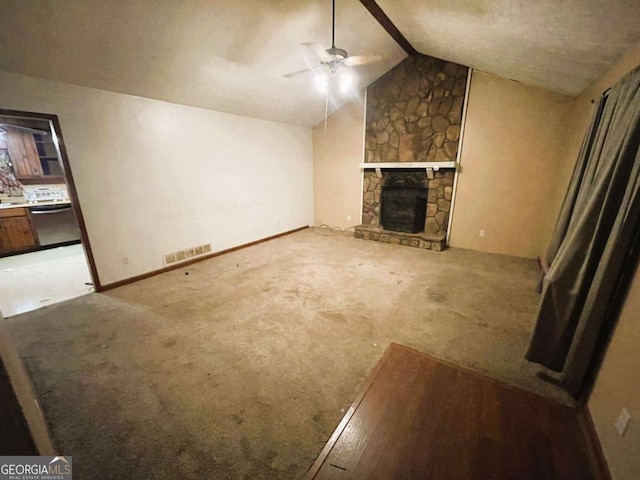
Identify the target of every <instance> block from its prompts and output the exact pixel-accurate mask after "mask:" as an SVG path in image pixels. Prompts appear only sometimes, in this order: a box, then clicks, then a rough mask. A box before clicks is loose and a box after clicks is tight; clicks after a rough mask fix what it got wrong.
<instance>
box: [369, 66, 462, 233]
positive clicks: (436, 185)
mask: <svg viewBox="0 0 640 480" xmlns="http://www.w3.org/2000/svg"><path fill="white" fill-rule="evenodd" d="M467 74H468V68H467V67H464V66H462V65H458V64H456V63H451V62H446V61H444V60H439V59H437V58H433V57H428V56H425V55H414V56H411V57H408V58H406V59H405V60H404V61H402V62H401V63H399V64H398V65H396V66H395V67H394V68H393V69H392V70H390V71H389V72H387V73H386V74H385V75H383V76H382V77H380V78H379V79H378V80H376V81H375V82H374V83H373V84H371V85H370V86H369V87H368V89H367V117H366V130H365V163H382V162H399V163H402V162H434V161H435V162H446V161H453V160H455V159H456V157H457V154H458V141H459V138H460V127H461V123H462V109H463V104H464V94H465V91H466V86H467ZM453 179H454V170H453V169H440V171H438V172H434V178H433V179H431V180H428V179H427V177H426V172H425V170H415V169H413V170H410V169H398V170H396V169H387V170H384V173H383V177H382V178H378V176H377V174H376V172H375V171H374V170H373V169H371V170H368V169H365V173H364V187H363V207H362V208H363V211H362V224H363V227H379V226H380V196H381V193H382V185H383V183H385V182H387V183H386V184H389V185H391V184H395V185H399V184H402V182H405V183H406V184H407V186H411V185H410V184H413V185H414V186H423V187H428V200H427V218H426V221H425V233H426V234H427V235H439V236H442V237H443V238H444V236H445V235H446V232H447V227H448V224H449V210H450V207H451V195H452V190H453Z"/></svg>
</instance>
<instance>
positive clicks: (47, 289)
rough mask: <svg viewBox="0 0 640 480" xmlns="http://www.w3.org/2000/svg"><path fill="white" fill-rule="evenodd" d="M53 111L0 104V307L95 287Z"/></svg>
mask: <svg viewBox="0 0 640 480" xmlns="http://www.w3.org/2000/svg"><path fill="white" fill-rule="evenodd" d="M99 288H100V284H99V281H98V276H97V273H96V269H95V262H94V260H93V254H92V251H91V246H90V244H89V240H88V236H87V232H86V227H85V223H84V218H83V216H82V210H81V207H80V202H79V199H78V195H77V191H76V188H75V183H74V181H73V174H72V172H71V166H70V164H69V159H68V157H67V152H66V148H65V144H64V139H63V136H62V131H61V128H60V123H59V121H58V117H57V116H56V115H50V114H43V113H32V112H21V111H14V110H2V109H0V290H2V292H3V295H2V299H0V312H1V313H2V316H3V317H5V318H6V317H10V316H14V315H17V314H20V313H25V312H27V311H31V310H35V309H37V308H40V307H43V306H45V305H50V304H52V303H57V302H60V301H63V300H67V299H70V298H75V297H78V296H81V295H84V294H86V293H90V292H92V291H94V289H99Z"/></svg>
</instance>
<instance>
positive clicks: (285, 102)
mask: <svg viewBox="0 0 640 480" xmlns="http://www.w3.org/2000/svg"><path fill="white" fill-rule="evenodd" d="M378 4H379V5H380V7H381V8H382V10H384V11H385V12H386V14H387V15H388V16H389V18H390V19H391V20H392V21H393V23H394V24H395V25H396V26H397V27H398V29H399V30H400V32H402V33H403V34H404V36H405V37H406V38H407V39H408V40H409V42H411V44H412V45H413V46H414V47H415V48H416V49H417V50H418V51H419V52H420V53H424V54H428V55H432V56H436V57H439V58H443V59H446V60H451V61H454V62H458V63H461V64H464V65H469V66H471V67H474V68H477V69H480V70H483V71H486V72H490V73H493V74H496V75H500V76H502V77H505V78H510V79H514V80H517V81H520V82H522V83H525V84H529V85H535V86H540V87H544V88H548V89H550V90H554V91H557V92H561V93H566V94H569V95H576V94H578V93H580V92H581V91H582V90H583V89H584V88H586V87H587V86H588V85H589V84H590V83H591V82H592V81H593V80H595V79H596V78H597V77H598V76H599V75H600V74H601V73H602V72H604V71H606V70H607V69H608V68H609V67H610V66H611V65H612V64H613V63H614V62H615V61H616V60H617V59H618V58H619V57H620V56H621V55H622V54H623V53H624V52H625V51H626V50H627V49H628V48H630V47H631V46H632V45H634V44H635V43H637V42H638V41H640V27H639V25H640V8H639V6H638V0H609V1H604V0H535V1H534V0H430V1H423V2H415V1H410V0H378ZM336 8H337V13H336V45H337V46H338V47H341V48H344V49H346V50H347V51H348V52H349V54H350V55H359V54H375V55H378V56H379V58H380V60H379V61H378V62H376V63H374V64H372V65H367V66H362V67H357V72H358V78H359V86H360V87H364V86H366V85H368V84H369V83H371V82H372V81H374V80H375V79H376V78H378V77H379V76H381V75H382V74H383V73H384V72H386V71H387V70H389V69H390V68H392V67H393V66H394V65H395V64H397V63H398V62H400V61H401V60H402V59H403V58H404V57H405V56H406V53H405V52H404V51H403V50H402V48H400V47H399V46H398V44H397V43H396V42H395V41H394V40H393V39H392V38H391V37H390V36H389V35H388V34H387V33H386V32H385V30H384V29H383V28H382V27H381V26H380V25H379V24H378V22H377V21H376V20H375V19H374V18H373V17H372V16H371V15H370V14H369V12H368V11H367V10H366V9H365V8H364V7H363V6H362V4H361V3H360V2H359V1H358V0H337V1H336ZM303 42H317V43H320V44H322V45H323V46H325V47H326V48H328V47H329V46H330V43H331V1H330V0H274V1H268V2H267V1H261V0H215V1H212V0H181V1H176V0H40V1H37V2H36V1H24V0H3V1H2V2H0V70H4V71H8V72H15V73H21V74H25V75H31V76H36V77H43V78H48V79H53V80H57V81H61V82H67V83H72V84H77V85H84V86H89V87H94V88H99V89H104V90H110V91H115V92H121V93H127V94H132V95H139V96H143V97H149V98H155V99H160V100H166V101H170V102H174V103H180V104H185V105H192V106H198V107H204V108H209V109H213V110H219V111H224V112H229V113H235V114H239V115H247V116H252V117H257V118H263V119H268V120H274V121H282V122H287V123H293V124H299V125H305V126H312V125H315V124H317V123H319V122H320V121H322V119H323V118H324V115H325V108H327V105H326V103H325V98H324V96H323V95H322V94H320V93H318V92H317V91H316V89H315V87H314V86H313V82H312V77H311V76H310V75H298V76H294V77H291V78H285V77H284V76H283V75H284V74H286V73H289V72H292V71H296V70H300V69H302V68H305V67H306V63H305V60H304V57H303V56H302V55H301V52H300V48H299V47H298V45H299V44H301V43H303ZM361 91H362V89H360V92H361ZM353 94H357V92H354V93H353ZM342 101H344V99H341V98H339V97H337V98H336V102H330V104H329V106H328V109H329V110H333V109H334V108H336V106H337V105H339V104H340V103H341V102H342ZM1 107H2V106H1V105H0V108H1Z"/></svg>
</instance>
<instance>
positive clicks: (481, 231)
mask: <svg viewBox="0 0 640 480" xmlns="http://www.w3.org/2000/svg"><path fill="white" fill-rule="evenodd" d="M480 236H481V237H482V238H484V230H480Z"/></svg>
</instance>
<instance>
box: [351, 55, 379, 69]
mask: <svg viewBox="0 0 640 480" xmlns="http://www.w3.org/2000/svg"><path fill="white" fill-rule="evenodd" d="M381 59H382V58H381V57H380V55H356V56H354V57H347V58H345V60H344V64H345V65H348V66H350V67H356V66H358V65H366V64H368V63H375V62H379V61H380V60H381Z"/></svg>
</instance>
